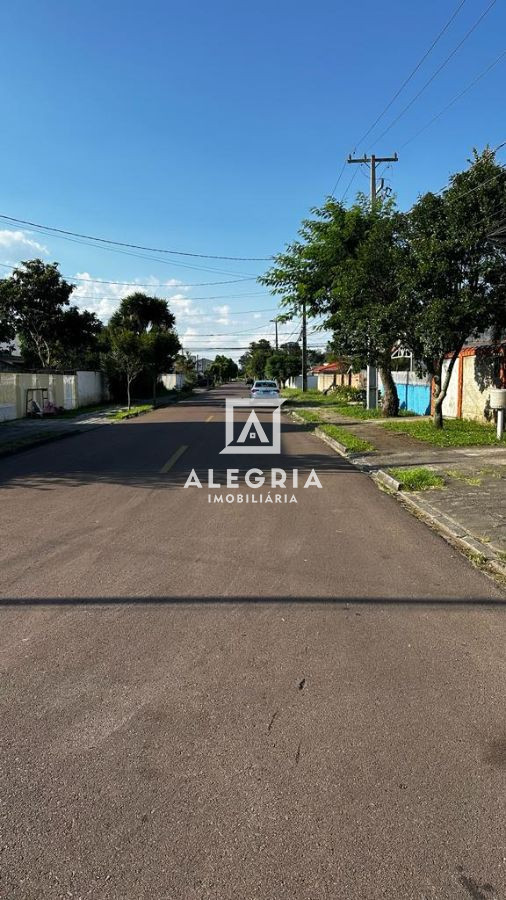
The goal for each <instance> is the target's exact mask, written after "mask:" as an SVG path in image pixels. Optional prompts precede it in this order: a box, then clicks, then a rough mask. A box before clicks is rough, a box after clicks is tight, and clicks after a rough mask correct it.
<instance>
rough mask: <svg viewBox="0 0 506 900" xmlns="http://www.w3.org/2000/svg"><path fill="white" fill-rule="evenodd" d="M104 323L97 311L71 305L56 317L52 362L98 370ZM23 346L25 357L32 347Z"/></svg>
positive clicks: (67, 366) (64, 366) (76, 367)
mask: <svg viewBox="0 0 506 900" xmlns="http://www.w3.org/2000/svg"><path fill="white" fill-rule="evenodd" d="M102 328H103V326H102V323H101V322H100V320H99V319H98V318H97V316H96V315H95V313H93V312H90V311H89V310H87V309H83V310H80V309H78V308H77V306H69V307H68V309H65V310H64V311H63V312H62V313H60V315H59V316H58V317H57V320H56V327H55V340H54V343H53V346H52V358H53V361H54V362H53V365H56V366H59V367H61V368H68V369H78V368H83V369H97V368H98V367H99V365H100V362H99V345H98V336H99V334H100V333H101V331H102ZM21 348H22V350H23V352H24V355H25V357H26V356H27V354H28V352H29V349H28V348H26V347H24V343H23V341H22V342H21Z"/></svg>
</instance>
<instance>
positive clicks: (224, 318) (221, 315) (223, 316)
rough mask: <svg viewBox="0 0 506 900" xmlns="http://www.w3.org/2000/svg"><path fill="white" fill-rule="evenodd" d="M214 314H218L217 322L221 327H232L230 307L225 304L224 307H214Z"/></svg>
mask: <svg viewBox="0 0 506 900" xmlns="http://www.w3.org/2000/svg"><path fill="white" fill-rule="evenodd" d="M213 312H215V313H218V319H217V320H216V321H217V322H218V323H219V325H230V324H231V323H230V318H229V313H230V306H228V304H227V303H224V304H223V306H213Z"/></svg>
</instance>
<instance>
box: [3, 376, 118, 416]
mask: <svg viewBox="0 0 506 900" xmlns="http://www.w3.org/2000/svg"><path fill="white" fill-rule="evenodd" d="M30 388H32V389H33V388H44V389H45V390H47V393H48V399H49V400H50V401H51V402H52V403H54V404H55V406H62V407H63V408H64V409H76V407H78V406H91V405H92V404H94V403H101V402H102V401H104V400H108V399H109V393H108V389H107V384H106V381H105V378H104V375H103V374H102V372H85V371H80V372H69V373H63V372H0V421H6V420H8V419H21V418H23V417H24V416H26V392H27V390H29V389H30ZM35 399H37V398H35Z"/></svg>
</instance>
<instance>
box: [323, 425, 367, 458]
mask: <svg viewBox="0 0 506 900" xmlns="http://www.w3.org/2000/svg"><path fill="white" fill-rule="evenodd" d="M319 427H320V431H323V433H324V434H326V435H328V437H330V438H333V439H334V440H335V441H339V443H340V444H342V445H343V446H344V447H346V449H347V450H350V451H351V452H352V453H365V452H366V451H367V450H375V449H376V448H375V447H374V446H373V445H372V444H371V443H370V442H369V441H364V440H362V438H359V437H357V436H356V434H352V433H351V431H348V430H347V429H346V428H343V427H342V426H340V425H320V426H319Z"/></svg>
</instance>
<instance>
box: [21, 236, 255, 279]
mask: <svg viewBox="0 0 506 900" xmlns="http://www.w3.org/2000/svg"><path fill="white" fill-rule="evenodd" d="M33 233H34V234H43V235H44V236H45V237H56V238H58V239H59V240H61V241H69V242H70V243H72V244H80V245H81V246H83V247H93V248H94V249H95V250H97V249H98V250H108V251H109V253H121V254H122V255H123V256H132V257H135V258H136V259H147V260H149V261H150V262H156V263H160V264H161V265H164V266H180V267H181V268H183V269H193V270H195V271H197V272H216V273H217V274H219V275H230V276H232V277H233V276H237V275H240V276H241V277H244V278H246V277H251V278H255V279H256V278H257V277H258V276H257V275H254V274H253V273H252V272H229V271H228V270H226V269H216V268H212V267H210V266H195V265H191V264H190V263H183V262H181V261H180V260H176V259H172V258H171V259H162V258H160V257H159V256H147V255H146V254H145V253H138V252H136V251H133V250H122V249H121V248H120V247H112V246H111V247H110V246H108V245H107V244H96V243H95V244H93V243H90V241H85V240H81V239H80V238H74V237H67V236H66V235H64V234H55V233H54V232H48V231H43V230H41V229H40V228H39V229H37V228H35V231H34V232H33Z"/></svg>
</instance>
